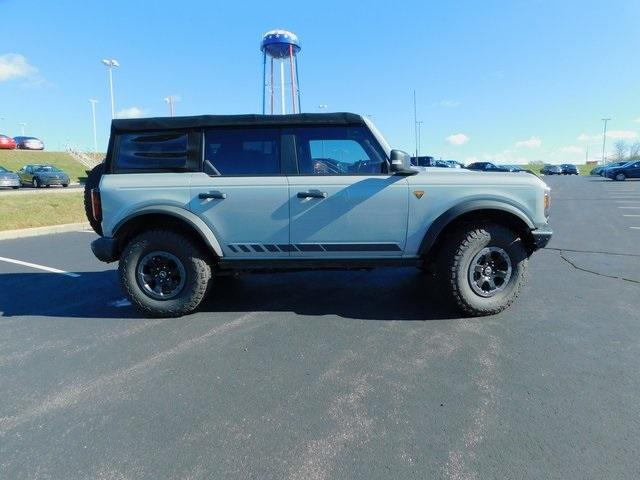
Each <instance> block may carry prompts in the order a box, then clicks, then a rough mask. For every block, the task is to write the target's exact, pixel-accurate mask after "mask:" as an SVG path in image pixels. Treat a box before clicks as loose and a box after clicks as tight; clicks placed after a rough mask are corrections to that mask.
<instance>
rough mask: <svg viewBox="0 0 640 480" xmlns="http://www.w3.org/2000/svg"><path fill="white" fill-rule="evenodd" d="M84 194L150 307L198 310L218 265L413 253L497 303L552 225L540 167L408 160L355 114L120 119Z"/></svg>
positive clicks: (254, 268)
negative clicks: (487, 168)
mask: <svg viewBox="0 0 640 480" xmlns="http://www.w3.org/2000/svg"><path fill="white" fill-rule="evenodd" d="M85 206H86V209H87V214H88V217H89V220H90V222H91V224H92V226H93V227H94V229H95V230H96V232H97V233H99V234H100V235H101V237H100V238H98V239H97V240H95V241H94V242H93V243H92V245H91V247H92V250H93V252H94V254H95V255H96V257H98V258H99V259H100V260H102V261H105V262H113V261H119V269H118V271H119V277H120V282H121V284H122V287H123V289H124V291H125V292H126V294H127V296H128V297H129V299H130V300H131V302H132V303H133V305H134V306H135V307H136V308H138V309H139V310H140V311H141V312H143V313H145V314H147V315H151V316H179V315H184V314H187V313H189V312H191V311H193V310H194V309H196V308H197V307H198V305H199V304H200V302H201V301H202V299H203V298H204V296H205V295H206V293H207V291H209V290H211V289H213V290H214V291H215V282H216V278H217V277H219V276H222V275H229V274H235V273H238V272H241V273H247V272H264V271H268V272H273V271H286V270H292V269H295V270H300V269H326V268H331V269H335V268H342V269H370V268H372V267H391V266H407V265H412V266H415V267H418V268H420V269H422V270H424V271H425V272H428V273H429V274H434V275H436V277H437V278H438V279H439V282H440V285H441V286H442V289H443V291H444V293H445V294H446V296H447V297H448V298H449V299H450V300H451V301H452V302H454V303H455V304H456V305H457V306H458V307H459V308H460V309H461V310H462V311H464V312H466V313H467V314H470V315H488V314H494V313H497V312H500V311H501V310H503V309H505V308H506V307H508V306H509V305H510V304H511V303H512V302H513V301H514V299H515V298H516V297H517V295H518V293H519V292H520V289H521V287H522V285H523V281H524V277H525V271H526V269H527V260H528V257H529V256H530V255H531V254H532V253H533V252H534V251H535V250H536V249H538V248H541V247H543V246H545V245H546V243H547V242H548V241H549V239H550V238H551V230H550V228H549V226H548V224H547V218H548V216H549V188H548V187H547V186H546V185H545V184H544V182H542V181H541V180H540V179H539V178H537V177H535V176H533V175H513V174H508V173H499V172H497V173H487V172H473V171H468V170H464V169H449V168H446V169H443V168H412V167H411V163H410V157H409V155H408V154H406V153H404V152H402V151H400V150H393V149H391V147H390V146H389V145H388V144H387V142H386V141H385V139H384V138H383V137H382V135H380V133H379V132H378V131H377V129H376V128H375V127H374V125H373V124H372V123H371V122H370V120H369V119H367V118H365V117H362V116H360V115H356V114H352V113H331V114H297V115H273V116H264V115H229V116H227V115H225V116H218V115H216V116H209V115H207V116H195V117H176V118H147V119H130V120H114V121H113V123H112V127H111V138H110V142H109V148H108V152H107V157H106V159H105V162H104V163H103V164H101V165H99V166H98V167H96V168H95V169H94V170H93V171H92V172H91V174H90V175H89V178H88V181H87V185H86V190H85ZM425 308H428V306H427V305H425Z"/></svg>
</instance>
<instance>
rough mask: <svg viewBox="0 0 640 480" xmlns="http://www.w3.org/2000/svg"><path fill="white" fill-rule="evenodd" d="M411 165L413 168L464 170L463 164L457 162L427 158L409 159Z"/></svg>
mask: <svg viewBox="0 0 640 480" xmlns="http://www.w3.org/2000/svg"><path fill="white" fill-rule="evenodd" d="M411 165H412V166H414V167H440V168H464V163H460V162H458V161H457V160H436V159H435V158H433V157H429V156H419V157H411Z"/></svg>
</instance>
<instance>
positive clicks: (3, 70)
mask: <svg viewBox="0 0 640 480" xmlns="http://www.w3.org/2000/svg"><path fill="white" fill-rule="evenodd" d="M37 75H38V69H37V68H36V67H34V66H33V65H30V64H29V62H27V59H26V58H25V57H24V56H22V55H19V54H17V53H6V54H4V55H0V82H4V81H7V80H12V79H14V78H31V77H36V76H37Z"/></svg>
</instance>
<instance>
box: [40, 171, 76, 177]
mask: <svg viewBox="0 0 640 480" xmlns="http://www.w3.org/2000/svg"><path fill="white" fill-rule="evenodd" d="M35 173H36V175H40V176H41V177H53V178H65V177H67V176H68V175H67V174H66V173H64V172H35Z"/></svg>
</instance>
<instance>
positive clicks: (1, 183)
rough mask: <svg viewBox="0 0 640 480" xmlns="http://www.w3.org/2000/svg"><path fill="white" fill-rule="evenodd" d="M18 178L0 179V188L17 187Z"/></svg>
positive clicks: (18, 184) (18, 183)
mask: <svg viewBox="0 0 640 480" xmlns="http://www.w3.org/2000/svg"><path fill="white" fill-rule="evenodd" d="M19 186H20V179H19V178H0V187H19Z"/></svg>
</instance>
